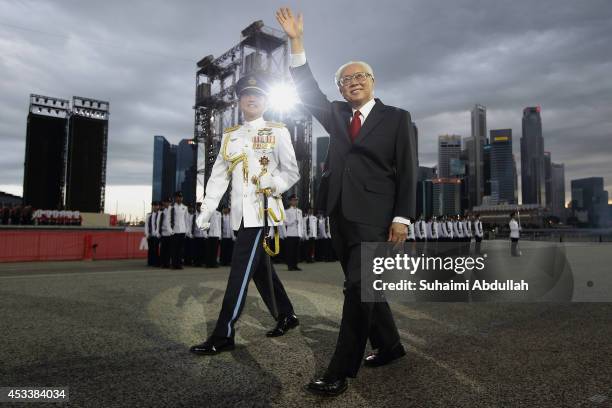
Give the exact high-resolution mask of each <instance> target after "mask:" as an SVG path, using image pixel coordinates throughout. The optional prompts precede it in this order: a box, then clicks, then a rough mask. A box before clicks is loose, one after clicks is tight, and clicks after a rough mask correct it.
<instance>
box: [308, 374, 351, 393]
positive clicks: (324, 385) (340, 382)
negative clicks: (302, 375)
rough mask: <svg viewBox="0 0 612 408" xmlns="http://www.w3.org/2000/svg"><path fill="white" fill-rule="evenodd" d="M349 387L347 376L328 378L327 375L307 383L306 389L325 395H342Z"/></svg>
mask: <svg viewBox="0 0 612 408" xmlns="http://www.w3.org/2000/svg"><path fill="white" fill-rule="evenodd" d="M347 388H348V382H347V381H346V378H340V379H336V380H334V379H327V378H325V377H323V378H317V379H314V380H312V381H311V382H309V383H308V385H306V390H308V391H310V392H312V393H314V394H318V395H323V396H325V397H335V396H337V395H340V394H342V393H343V392H344V391H346V389H347Z"/></svg>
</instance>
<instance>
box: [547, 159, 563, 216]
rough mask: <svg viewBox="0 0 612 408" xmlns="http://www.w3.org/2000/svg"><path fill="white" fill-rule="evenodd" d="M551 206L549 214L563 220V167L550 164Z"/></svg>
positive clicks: (560, 164) (558, 164) (561, 164)
mask: <svg viewBox="0 0 612 408" xmlns="http://www.w3.org/2000/svg"><path fill="white" fill-rule="evenodd" d="M551 187H552V188H551V206H550V212H551V213H552V215H554V216H555V217H558V218H559V219H561V220H564V219H565V165H564V164H563V163H552V164H551Z"/></svg>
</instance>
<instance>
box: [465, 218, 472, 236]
mask: <svg viewBox="0 0 612 408" xmlns="http://www.w3.org/2000/svg"><path fill="white" fill-rule="evenodd" d="M463 227H464V229H465V237H466V238H472V235H473V234H472V221H470V220H467V221H464V222H463Z"/></svg>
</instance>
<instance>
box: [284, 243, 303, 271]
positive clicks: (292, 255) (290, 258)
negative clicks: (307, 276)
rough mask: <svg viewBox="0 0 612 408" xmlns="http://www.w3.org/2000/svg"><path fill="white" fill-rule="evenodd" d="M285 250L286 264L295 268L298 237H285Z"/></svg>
mask: <svg viewBox="0 0 612 408" xmlns="http://www.w3.org/2000/svg"><path fill="white" fill-rule="evenodd" d="M285 248H286V249H287V250H286V251H285V256H286V261H287V266H288V267H289V268H297V264H298V257H299V256H300V237H287V238H285Z"/></svg>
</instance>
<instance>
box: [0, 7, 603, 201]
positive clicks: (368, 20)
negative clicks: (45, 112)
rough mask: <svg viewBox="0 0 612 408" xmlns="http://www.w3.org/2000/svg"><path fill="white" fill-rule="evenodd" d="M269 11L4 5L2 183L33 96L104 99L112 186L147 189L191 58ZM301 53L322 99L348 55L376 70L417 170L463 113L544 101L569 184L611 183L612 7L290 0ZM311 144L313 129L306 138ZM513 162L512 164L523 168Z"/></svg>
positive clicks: (14, 160) (185, 106) (185, 102)
mask: <svg viewBox="0 0 612 408" xmlns="http://www.w3.org/2000/svg"><path fill="white" fill-rule="evenodd" d="M278 6H279V4H278V3H277V2H273V1H262V2H246V1H244V2H239V3H237V2H234V3H232V4H231V5H227V4H221V2H202V1H197V2H196V1H192V2H180V3H172V2H162V1H147V2H145V1H139V2H94V3H92V2H79V1H62V2H44V1H30V2H8V1H0V16H1V17H0V89H1V90H2V93H1V95H0V151H1V152H2V156H1V160H0V184H21V183H22V175H23V157H24V149H25V126H26V114H27V104H28V95H29V94H30V93H41V94H46V95H52V96H58V97H64V98H70V97H71V96H72V95H80V96H87V97H93V98H99V99H105V100H109V101H110V103H111V122H110V129H109V155H108V178H107V184H109V185H122V184H123V185H125V184H128V185H130V184H133V185H146V184H149V183H150V182H151V169H152V165H151V156H152V136H153V135H156V134H161V135H165V136H167V137H168V138H169V139H170V140H171V141H173V142H178V141H179V140H180V139H182V138H185V137H191V135H192V132H193V111H192V109H191V107H192V105H193V95H194V90H193V83H194V78H193V77H194V71H195V69H194V67H195V62H196V61H197V60H198V59H199V58H201V57H203V56H204V55H207V54H214V55H219V54H220V53H222V52H223V51H225V50H226V49H228V48H229V47H231V46H232V45H234V44H235V43H237V42H238V40H239V35H240V30H241V29H243V28H244V27H246V26H247V25H248V24H250V23H251V22H252V21H254V20H258V19H263V20H264V21H265V22H266V24H268V25H270V26H273V27H276V22H275V21H274V17H273V13H274V10H275V8H276V7H278ZM291 6H293V7H294V8H297V9H300V10H302V11H303V12H304V14H305V33H306V46H307V55H308V59H309V61H310V63H311V65H312V68H313V71H314V73H315V76H316V77H317V78H318V79H319V81H320V84H321V87H322V89H323V90H324V92H326V93H327V94H328V96H330V97H331V98H334V99H335V98H338V97H339V95H338V91H337V89H336V88H335V87H334V84H333V81H332V75H333V73H334V72H335V70H336V68H337V67H338V66H339V65H341V64H342V63H344V62H345V61H347V60H351V59H363V60H366V61H369V62H370V63H371V64H372V66H373V67H374V69H375V73H376V80H377V90H376V93H377V95H378V96H379V97H380V98H381V99H382V100H383V101H384V102H386V103H388V104H393V105H397V106H400V107H403V108H405V109H408V110H410V111H411V112H412V114H413V119H414V120H415V121H416V122H417V125H418V127H419V133H420V140H419V147H420V159H421V162H422V164H425V165H433V164H435V162H436V160H437V152H436V141H437V136H438V135H439V134H442V133H457V134H461V135H463V136H467V135H469V132H470V128H469V109H470V108H471V107H472V106H473V105H474V104H475V103H480V104H484V105H485V106H487V108H488V127H489V129H494V128H505V127H510V128H512V129H513V136H514V140H515V146H514V147H515V153H516V154H517V159H519V155H518V151H519V140H520V136H521V115H522V109H523V108H524V107H525V106H531V105H535V104H540V105H541V106H542V109H543V110H542V120H543V125H544V137H545V145H546V150H549V151H551V152H552V157H553V161H555V162H565V163H566V178H567V185H568V191H569V180H570V179H572V178H579V177H587V176H604V177H605V178H606V183H607V185H608V188H610V189H612V166H610V165H609V163H610V159H612V154H611V153H612V152H611V150H610V148H609V147H608V143H609V142H607V141H608V140H609V139H610V136H612V119H610V118H612V100H611V99H612V98H611V96H612V81H610V80H609V72H612V56H611V55H610V52H609V45H608V41H609V39H610V38H612V24H611V23H612V8H610V7H609V2H608V1H606V0H591V1H588V2H579V3H577V2H573V1H568V0H563V1H558V0H547V1H538V2H529V1H526V0H525V1H519V2H516V1H515V2H490V1H477V0H461V1H453V2H448V1H445V2H442V1H408V2H407V1H386V0H383V1H377V2H376V3H371V2H365V1H364V2H359V3H355V2H350V1H335V2H324V1H308V2H306V1H298V2H293V3H292V4H291ZM320 134H322V129H321V128H320V127H316V128H315V136H317V135H320ZM519 163H520V160H519Z"/></svg>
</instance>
